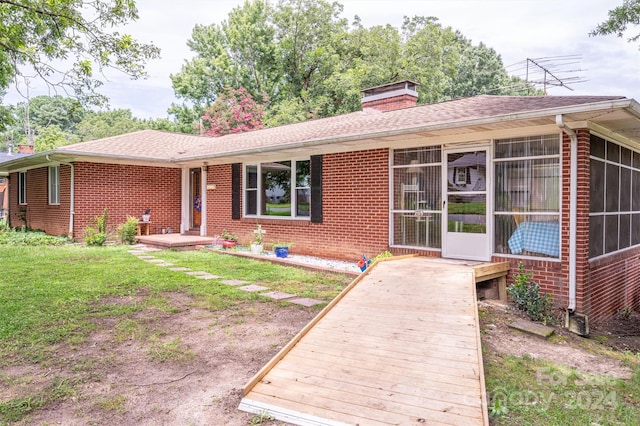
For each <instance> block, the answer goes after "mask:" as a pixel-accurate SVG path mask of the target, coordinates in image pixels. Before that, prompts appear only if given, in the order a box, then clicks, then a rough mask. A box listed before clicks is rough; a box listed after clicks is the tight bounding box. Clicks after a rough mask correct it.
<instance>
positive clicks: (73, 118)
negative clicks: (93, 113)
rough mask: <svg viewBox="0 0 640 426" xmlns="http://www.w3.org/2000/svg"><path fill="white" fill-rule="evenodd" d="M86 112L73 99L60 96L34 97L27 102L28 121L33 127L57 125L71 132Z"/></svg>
mask: <svg viewBox="0 0 640 426" xmlns="http://www.w3.org/2000/svg"><path fill="white" fill-rule="evenodd" d="M85 113H86V110H85V109H84V107H83V106H82V104H80V102H78V101H77V100H75V99H72V98H64V97H62V96H36V97H34V98H31V99H30V100H29V121H30V123H31V125H32V126H34V127H46V126H51V125H57V126H58V127H59V128H60V129H61V130H63V131H65V132H73V131H74V130H75V128H76V125H77V124H78V123H79V122H80V121H81V120H82V118H83V117H84V115H85Z"/></svg>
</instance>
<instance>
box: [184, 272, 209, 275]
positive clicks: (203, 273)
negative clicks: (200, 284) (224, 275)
mask: <svg viewBox="0 0 640 426" xmlns="http://www.w3.org/2000/svg"><path fill="white" fill-rule="evenodd" d="M185 274H187V275H209V273H208V272H207V271H189V272H185Z"/></svg>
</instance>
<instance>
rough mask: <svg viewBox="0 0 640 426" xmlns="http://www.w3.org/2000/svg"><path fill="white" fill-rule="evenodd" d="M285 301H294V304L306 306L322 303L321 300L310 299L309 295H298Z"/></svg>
mask: <svg viewBox="0 0 640 426" xmlns="http://www.w3.org/2000/svg"><path fill="white" fill-rule="evenodd" d="M287 302H291V303H295V304H296V305H302V306H306V307H310V306H314V305H319V304H321V303H324V302H323V301H322V300H316V299H311V298H309V297H300V298H298V299H289V300H287Z"/></svg>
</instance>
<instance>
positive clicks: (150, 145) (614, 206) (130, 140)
mask: <svg viewBox="0 0 640 426" xmlns="http://www.w3.org/2000/svg"><path fill="white" fill-rule="evenodd" d="M363 92H364V96H363V110H362V111H360V112H354V113H351V114H345V115H341V116H336V117H331V118H325V119H319V120H312V121H307V122H303V123H298V124H292V125H286V126H280V127H275V128H269V129H263V130H258V131H254V132H250V133H244V134H233V135H228V136H224V137H220V138H215V139H211V138H205V137H200V136H193V135H183V134H174V133H167V132H160V131H153V130H145V131H140V132H135V133H130V134H126V135H121V136H116V137H111V138H106V139H102V140H96V141H91V142H84V143H79V144H75V145H69V146H64V147H61V148H58V149H55V150H52V151H49V152H43V153H36V154H34V155H31V156H29V157H24V158H18V159H14V160H11V161H8V162H5V163H2V164H0V172H5V173H6V174H8V176H9V180H10V183H11V189H12V190H11V191H10V197H9V204H10V219H11V223H12V224H19V219H18V215H19V214H20V211H22V214H23V215H25V216H26V221H27V224H28V226H30V227H31V228H36V229H42V230H44V231H46V232H48V233H51V234H70V235H73V236H75V237H76V238H79V239H82V235H83V231H84V229H85V227H86V226H87V225H88V224H89V221H90V220H91V218H93V217H94V216H96V215H98V214H100V213H101V212H102V210H103V209H104V208H105V207H106V208H108V209H109V214H110V221H111V223H112V224H113V223H122V222H124V221H125V219H126V216H127V215H133V216H137V217H139V216H140V215H141V214H142V213H143V211H144V210H145V209H146V208H150V209H151V221H152V225H151V232H152V233H159V232H160V230H161V229H169V228H172V230H173V231H174V232H181V233H195V234H198V235H202V236H214V235H218V234H220V233H221V232H222V231H223V230H227V231H229V232H232V233H235V234H236V235H238V236H239V237H240V239H241V241H243V242H245V243H247V242H249V241H250V240H251V239H252V238H253V233H252V231H253V229H255V227H256V224H257V223H260V224H261V225H262V227H263V229H266V230H267V234H266V236H265V237H266V242H267V243H269V242H291V243H294V250H295V252H296V253H307V254H314V255H317V256H326V257H335V258H345V259H353V260H354V262H355V261H356V260H357V259H358V258H359V256H361V255H362V254H363V253H365V254H367V255H368V256H371V257H372V256H375V255H376V254H378V253H381V252H384V251H385V250H390V251H392V252H393V253H396V254H406V253H418V254H420V255H425V256H435V257H443V258H453V259H475V260H482V261H505V260H506V261H509V262H510V263H511V265H512V270H513V271H515V270H517V265H518V263H519V262H523V263H524V265H525V268H526V269H527V270H530V271H532V272H533V274H534V277H533V279H534V280H535V281H537V282H539V283H540V285H541V287H542V290H543V291H545V292H551V293H553V295H554V301H555V302H556V304H557V305H558V306H559V307H561V308H565V309H566V310H567V312H569V313H580V314H584V315H588V318H589V321H590V322H594V321H595V322H598V321H600V320H604V319H607V318H609V317H610V316H612V315H614V314H615V313H616V312H617V311H619V310H620V309H623V308H626V307H631V308H633V309H636V310H638V309H640V260H639V257H640V131H639V130H640V105H639V104H638V103H637V102H636V101H635V100H633V99H628V98H624V97H607V96H597V97H596V96H570V97H564V96H546V97H508V96H506V97H505V96H476V97H472V98H465V99H458V100H452V101H447V102H441V103H436V104H430V105H421V106H416V99H417V92H416V85H415V84H414V83H412V82H409V81H405V82H400V83H394V84H390V85H385V86H381V87H377V88H373V89H368V90H365V91H363Z"/></svg>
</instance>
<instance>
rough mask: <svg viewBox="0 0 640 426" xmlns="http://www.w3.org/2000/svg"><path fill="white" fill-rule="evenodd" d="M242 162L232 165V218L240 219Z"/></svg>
mask: <svg viewBox="0 0 640 426" xmlns="http://www.w3.org/2000/svg"><path fill="white" fill-rule="evenodd" d="M241 170H242V164H240V163H234V164H232V165H231V219H234V220H239V219H240V216H241V215H240V192H241V186H242V179H241V177H242V175H241Z"/></svg>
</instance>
